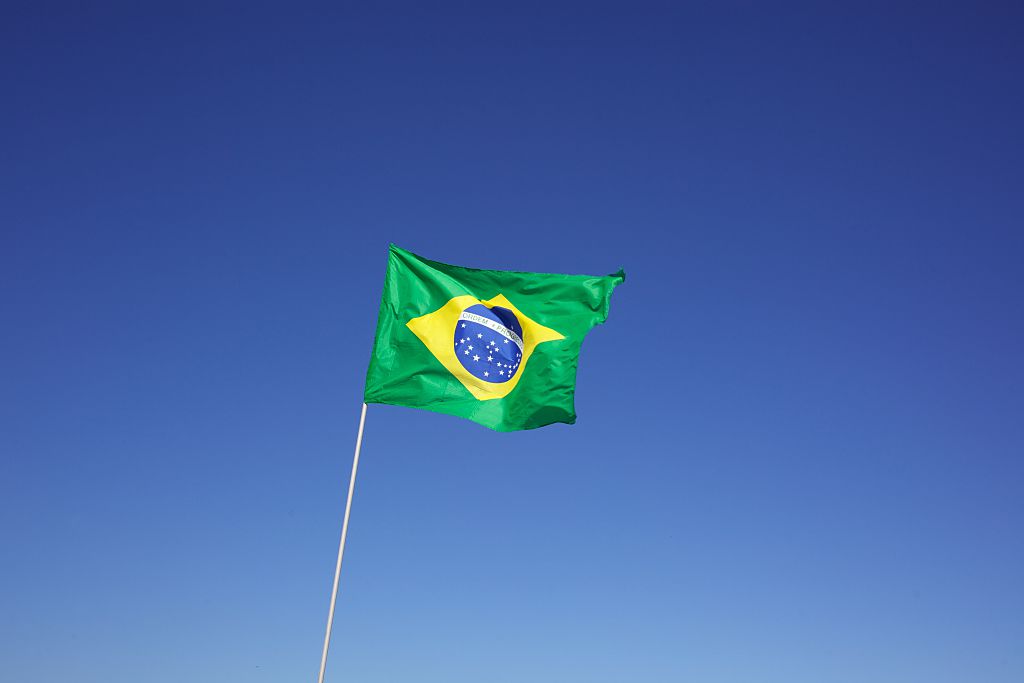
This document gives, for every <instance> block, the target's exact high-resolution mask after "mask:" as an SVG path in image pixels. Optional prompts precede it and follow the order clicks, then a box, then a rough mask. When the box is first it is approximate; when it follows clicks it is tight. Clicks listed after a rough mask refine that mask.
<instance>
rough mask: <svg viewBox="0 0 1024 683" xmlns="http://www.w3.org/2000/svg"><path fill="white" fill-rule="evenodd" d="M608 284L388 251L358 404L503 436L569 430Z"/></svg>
mask: <svg viewBox="0 0 1024 683" xmlns="http://www.w3.org/2000/svg"><path fill="white" fill-rule="evenodd" d="M625 279H626V276H625V273H623V272H622V271H621V270H620V271H619V272H618V273H616V274H614V275H607V276H604V277H592V276H589V275H559V274H551V273H523V272H515V271H502V270H478V269H476V268H463V267H461V266H450V265H448V264H445V263H438V262H437V261H429V260H427V259H425V258H422V257H420V256H417V255H416V254H413V253H411V252H408V251H406V250H404V249H400V248H398V247H396V246H395V245H393V244H392V245H391V246H390V248H389V252H388V270H387V275H386V276H385V278H384V295H383V296H382V297H381V302H380V316H379V317H378V319H377V336H376V339H375V340H374V343H373V356H372V357H371V358H370V367H369V370H367V372H366V391H365V395H364V400H365V402H366V403H389V404H392V405H399V406H408V407H410V408H425V409H427V410H434V411H437V412H439V413H448V414H451V415H458V416H459V417H464V418H467V419H469V420H473V421H474V422H478V423H480V424H482V425H484V426H485V427H490V428H491V429H495V430H498V431H503V432H508V431H515V430H517V429H534V428H536V427H543V426H544V425H548V424H552V423H554V422H565V423H567V424H573V423H574V422H576V411H575V408H574V405H573V396H574V394H575V391H576V364H577V362H578V361H579V355H580V345H581V344H582V343H583V338H584V337H585V336H586V334H587V332H589V331H590V329H591V328H592V327H594V325H600V324H601V323H603V322H604V321H605V319H606V318H607V317H608V306H609V302H610V299H611V295H612V290H614V289H615V287H616V286H617V285H619V284H620V283H622V282H623V281H624V280H625Z"/></svg>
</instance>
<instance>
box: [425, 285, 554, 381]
mask: <svg viewBox="0 0 1024 683" xmlns="http://www.w3.org/2000/svg"><path fill="white" fill-rule="evenodd" d="M406 326H407V327H408V328H409V329H410V330H412V332H413V334H415V335H416V336H417V337H418V338H419V340H420V341H421V342H423V344H424V346H426V347H427V349H428V350H429V351H430V353H432V354H433V355H434V357H435V358H437V360H438V361H440V362H441V364H442V365H443V366H444V367H445V368H446V369H447V370H448V371H449V372H450V373H451V374H452V375H453V376H454V377H455V378H456V379H458V380H459V382H461V383H462V385H463V386H464V387H466V389H468V390H469V393H471V394H472V395H473V396H474V398H476V399H478V400H480V401H488V400H491V399H496V398H504V397H505V396H508V394H509V393H511V392H512V390H513V389H515V388H516V384H518V383H519V379H520V378H521V377H522V375H523V372H524V371H525V369H526V363H527V362H528V361H529V360H530V356H531V355H532V354H533V351H534V349H536V348H537V345H538V344H542V343H544V342H549V341H555V340H557V339H564V338H565V337H564V335H562V334H561V333H559V332H557V331H555V330H553V329H551V328H550V327H545V326H544V325H541V324H540V323H537V322H535V321H533V320H531V319H530V318H529V317H527V316H526V315H525V314H524V313H523V312H522V311H520V310H519V309H518V308H516V307H515V306H514V305H513V304H512V302H511V301H509V300H508V299H506V298H505V296H504V295H502V294H499V295H498V296H496V297H494V298H492V299H488V300H487V301H481V300H480V299H477V298H476V297H473V296H468V295H465V296H457V297H454V298H452V299H450V300H449V301H448V302H447V303H445V304H444V305H443V306H441V308H439V309H437V310H436V311H434V312H433V313H428V314H427V315H422V316H420V317H418V318H413V319H412V320H410V321H409V322H407V323H406Z"/></svg>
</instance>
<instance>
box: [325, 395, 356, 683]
mask: <svg viewBox="0 0 1024 683" xmlns="http://www.w3.org/2000/svg"><path fill="white" fill-rule="evenodd" d="M364 424H366V404H365V403H364V404H363V412H362V413H360V414H359V433H358V434H357V435H356V454H355V456H354V457H353V458H352V478H351V479H349V482H348V500H347V501H346V502H345V520H344V521H343V522H342V523H341V543H339V544H338V564H337V566H336V567H335V568H334V588H333V589H331V607H330V610H329V611H328V612H327V633H325V634H324V654H323V656H322V657H321V658H320V677H319V678H317V683H324V671H325V670H326V669H327V648H328V647H329V646H330V644H331V626H333V625H334V603H335V602H337V600H338V579H339V578H340V577H341V558H342V556H344V554H345V537H346V536H348V517H349V514H351V512H352V492H353V491H354V490H355V488H356V469H357V468H358V467H359V449H360V448H361V447H362V445H363V425H364Z"/></svg>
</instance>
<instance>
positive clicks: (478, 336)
mask: <svg viewBox="0 0 1024 683" xmlns="http://www.w3.org/2000/svg"><path fill="white" fill-rule="evenodd" d="M476 338H477V339H483V338H484V335H482V334H480V333H479V332H478V333H477V335H476Z"/></svg>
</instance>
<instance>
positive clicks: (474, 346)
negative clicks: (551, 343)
mask: <svg viewBox="0 0 1024 683" xmlns="http://www.w3.org/2000/svg"><path fill="white" fill-rule="evenodd" d="M522 344H523V326H522V325H521V324H520V323H519V319H518V318H517V317H516V314H515V313H513V312H512V311H510V310H509V309H507V308H502V307H501V306H495V307H494V308H487V307H486V306H484V305H483V304H473V305H472V306H470V307H468V308H466V309H465V310H464V311H462V314H461V315H460V316H459V319H458V321H457V322H456V323H455V356H456V357H457V358H458V359H459V362H460V363H462V367H464V368H466V370H468V371H469V373H470V374H471V375H473V376H474V377H477V378H479V379H482V380H483V381H485V382H493V383H494V384H501V383H503V382H507V381H509V380H510V379H512V378H513V377H515V374H516V373H517V372H518V371H519V366H520V365H522V362H523V346H522Z"/></svg>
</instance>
